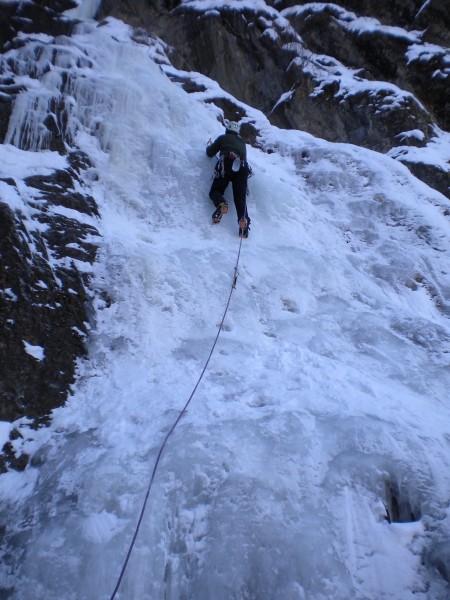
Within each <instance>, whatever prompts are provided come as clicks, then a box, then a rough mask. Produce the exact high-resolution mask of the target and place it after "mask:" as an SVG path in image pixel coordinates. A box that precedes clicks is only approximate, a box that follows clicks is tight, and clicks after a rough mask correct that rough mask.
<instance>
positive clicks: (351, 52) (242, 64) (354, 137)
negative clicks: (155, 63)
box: [102, 0, 450, 197]
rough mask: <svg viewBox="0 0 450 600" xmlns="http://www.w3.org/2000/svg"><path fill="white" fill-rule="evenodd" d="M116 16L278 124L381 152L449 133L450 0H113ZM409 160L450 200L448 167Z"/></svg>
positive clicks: (180, 64) (179, 63) (110, 8)
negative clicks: (254, 4)
mask: <svg viewBox="0 0 450 600" xmlns="http://www.w3.org/2000/svg"><path fill="white" fill-rule="evenodd" d="M350 11H351V12H350ZM109 14H111V15H113V16H116V17H118V18H120V19H123V20H124V21H126V22H128V23H130V24H131V25H133V26H135V27H141V28H144V29H147V30H148V31H151V32H152V33H153V34H156V35H157V36H159V37H160V38H162V39H163V40H164V41H165V42H166V43H167V44H169V46H170V52H169V58H170V60H171V62H172V64H173V65H174V66H175V67H176V68H177V69H179V70H184V71H187V72H188V71H195V72H200V73H202V74H204V75H207V76H208V77H211V78H212V79H214V80H215V81H217V82H218V83H219V84H220V86H221V87H222V88H223V89H224V90H225V91H227V92H229V93H230V94H231V95H233V96H234V97H235V98H237V99H238V100H240V101H242V102H244V103H245V104H248V105H250V106H253V107H255V108H257V109H259V110H261V111H263V112H264V113H265V114H266V115H267V116H268V117H269V119H270V120H271V121H272V123H274V124H275V125H278V126H279V127H284V128H295V129H302V130H304V131H307V132H309V133H312V134H313V135H316V136H319V137H322V138H324V139H327V140H329V141H336V142H349V143H353V144H357V145H361V146H364V147H367V148H371V149H373V150H377V151H380V152H388V151H390V150H392V149H393V148H396V147H401V146H408V145H409V146H411V145H414V146H418V147H425V146H426V145H427V144H428V143H429V141H430V140H431V139H432V138H433V136H434V135H435V131H436V129H435V127H436V125H437V126H438V127H440V128H441V129H443V130H445V131H448V130H449V128H450V105H449V102H450V100H449V98H450V94H449V85H448V81H449V78H450V74H449V64H450V54H449V51H448V48H447V47H446V46H448V45H449V44H448V42H449V19H450V17H449V15H450V0H442V1H441V0H430V2H427V3H424V2H423V1H422V0H394V1H390V0H341V1H339V2H338V3H333V4H331V3H330V4H327V3H308V2H305V1H298V0H272V1H271V2H266V8H264V6H262V8H261V7H260V8H258V9H251V8H249V7H247V8H245V9H243V10H240V11H236V10H233V8H232V7H229V6H228V7H227V6H226V5H224V6H221V7H220V8H218V9H216V10H213V11H202V10H201V5H200V4H198V3H197V5H196V6H195V10H194V9H193V7H192V6H191V5H189V4H181V3H179V2H176V1H172V2H171V1H163V0H159V1H158V0H154V1H153V2H150V3H144V2H139V1H138V2H137V3H134V4H132V5H131V4H129V3H125V2H124V3H121V2H113V1H112V0H105V2H104V3H103V5H102V16H106V15H109ZM359 17H366V18H368V17H371V18H372V19H371V21H370V27H365V26H362V25H361V26H360V24H361V22H360V21H358V18H359ZM375 19H377V21H375ZM431 43H432V44H440V45H442V48H440V49H439V48H438V49H437V48H436V47H435V46H433V47H431V46H430V45H429V44H431ZM185 89H188V88H187V87H186V86H185ZM399 155H400V153H399ZM400 160H402V159H401V158H400ZM404 162H405V164H406V165H407V166H408V167H409V168H410V169H411V170H412V172H413V173H414V174H416V175H417V176H419V177H421V178H422V175H423V179H424V181H426V182H427V183H428V184H429V185H431V186H432V187H435V188H436V189H438V190H439V191H441V192H443V193H444V194H446V195H447V196H449V197H450V193H449V190H448V186H446V183H445V181H446V180H448V173H446V172H445V171H443V170H441V169H439V168H428V167H427V166H426V161H425V162H424V163H421V162H420V161H419V162H417V161H416V162H413V161H412V160H411V159H409V160H405V161H404Z"/></svg>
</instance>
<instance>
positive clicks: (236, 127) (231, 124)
mask: <svg viewBox="0 0 450 600" xmlns="http://www.w3.org/2000/svg"><path fill="white" fill-rule="evenodd" d="M225 127H226V129H227V131H232V132H233V133H239V132H240V131H241V124H240V123H238V122H237V121H225Z"/></svg>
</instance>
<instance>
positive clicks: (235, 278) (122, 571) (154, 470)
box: [110, 237, 243, 600]
mask: <svg viewBox="0 0 450 600" xmlns="http://www.w3.org/2000/svg"><path fill="white" fill-rule="evenodd" d="M242 239H243V238H242V237H241V238H240V241H239V250H238V254H237V259H236V264H235V267H234V277H233V283H232V285H231V288H230V293H229V295H228V300H227V303H226V305H225V310H224V312H223V316H222V320H221V322H220V324H219V328H218V331H217V335H216V337H215V339H214V342H213V344H212V346H211V350H210V352H209V356H208V358H207V360H206V362H205V365H204V367H203V370H202V372H201V373H200V376H199V378H198V380H197V383H196V384H195V386H194V389H193V390H192V393H191V395H190V396H189V398H188V400H187V402H186V403H185V405H184V406H183V408H182V409H181V411H180V413H179V414H178V417H177V418H176V419H175V421H174V422H173V424H172V426H171V428H170V429H169V431H168V433H167V434H166V436H165V438H164V440H163V443H162V444H161V446H160V448H159V451H158V454H157V457H156V461H155V464H154V467H153V471H152V475H151V478H150V483H149V484H148V487H147V492H146V494H145V498H144V502H143V504H142V508H141V512H140V514H139V518H138V521H137V525H136V528H135V531H134V534H133V538H132V540H131V543H130V546H129V548H128V552H127V554H126V557H125V561H124V563H123V565H122V569H121V571H120V575H119V578H118V580H117V583H116V587H115V588H114V591H113V593H112V595H111V597H110V600H114V598H115V597H116V594H117V592H118V591H119V587H120V584H121V583H122V579H123V576H124V575H125V571H126V568H127V566H128V561H129V560H130V556H131V552H132V551H133V547H134V544H135V542H136V539H137V536H138V533H139V529H140V527H141V524H142V520H143V518H144V513H145V509H146V507H147V502H148V498H149V496H150V490H151V488H152V485H153V481H154V479H155V475H156V471H157V469H158V466H159V462H160V460H161V456H162V453H163V451H164V448H165V446H166V444H167V441H168V440H169V438H170V436H171V435H172V433H173V432H174V431H175V428H176V427H177V425H178V423H179V422H180V421H181V418H182V417H183V415H184V414H185V413H186V411H187V408H188V406H189V404H190V403H191V400H192V398H193V397H194V395H195V392H196V391H197V388H198V386H199V385H200V382H201V380H202V379H203V376H204V374H205V372H206V369H207V368H208V365H209V362H210V360H211V357H212V355H213V352H214V350H215V348H216V345H217V342H218V340H219V336H220V334H221V332H222V329H223V324H224V322H225V317H226V316H227V312H228V308H229V307H230V303H231V297H232V295H233V291H234V290H235V289H236V284H237V279H238V275H239V272H238V267H239V260H240V257H241V249H242Z"/></svg>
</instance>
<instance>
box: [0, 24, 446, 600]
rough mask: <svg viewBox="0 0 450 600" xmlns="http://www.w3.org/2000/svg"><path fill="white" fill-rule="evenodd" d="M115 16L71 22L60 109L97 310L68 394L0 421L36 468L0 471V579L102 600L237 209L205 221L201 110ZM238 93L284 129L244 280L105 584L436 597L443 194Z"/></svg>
mask: <svg viewBox="0 0 450 600" xmlns="http://www.w3.org/2000/svg"><path fill="white" fill-rule="evenodd" d="M127 36H128V28H126V27H125V26H123V25H122V24H120V23H119V22H117V21H114V20H113V19H109V20H108V23H107V24H106V25H104V26H102V27H98V28H97V27H96V26H95V23H91V24H89V23H86V24H84V25H82V26H81V28H80V29H79V33H78V34H77V35H75V36H74V37H73V39H72V41H71V42H70V41H69V40H66V42H65V43H66V44H69V43H72V44H73V45H74V46H76V45H78V46H79V47H83V49H84V51H85V52H86V56H87V57H88V58H89V59H90V61H92V64H93V66H92V67H87V66H86V67H85V70H84V71H83V67H79V72H78V74H77V73H74V81H73V83H72V85H73V113H72V118H73V120H74V123H78V129H76V128H75V129H74V135H76V139H77V143H78V145H79V146H80V147H81V149H82V150H84V151H85V152H87V153H88V154H89V155H90V156H91V157H92V159H93V161H94V163H95V165H96V167H97V170H98V175H99V178H98V180H97V181H96V182H93V183H92V194H93V196H94V197H95V199H96V201H97V202H98V204H99V207H100V213H101V215H102V218H101V220H100V222H99V224H98V229H99V231H100V233H101V236H102V237H101V249H100V256H99V260H98V262H97V263H96V265H94V277H93V286H94V290H95V292H96V298H97V300H96V301H95V309H96V315H95V321H96V328H95V331H93V333H92V336H91V341H90V348H89V353H90V356H89V360H86V361H85V362H83V363H81V364H80V367H79V378H78V381H77V384H76V385H75V387H74V390H73V395H72V396H71V397H70V399H69V402H68V404H67V405H66V406H64V407H62V408H60V409H57V410H55V411H54V414H53V421H52V425H51V426H50V427H48V428H46V429H41V430H38V431H33V432H32V433H30V432H29V431H28V430H27V434H26V436H25V438H24V439H23V440H18V441H17V442H16V443H17V444H19V443H20V444H22V450H23V451H24V452H28V453H29V454H30V455H31V462H30V465H29V467H28V468H27V469H26V470H25V471H24V472H23V473H15V472H9V473H6V474H4V475H2V477H1V478H0V499H1V503H2V512H3V515H4V518H5V519H8V522H10V523H13V525H12V533H11V532H10V533H9V534H8V535H9V537H8V540H7V543H8V561H4V564H3V566H2V567H1V571H0V572H1V580H0V581H1V586H2V588H3V590H14V591H11V596H7V595H5V596H3V597H5V598H6V597H11V598H14V600H107V599H108V598H110V596H111V593H112V591H113V589H114V585H115V584H116V581H117V577H118V575H119V572H120V569H121V567H122V564H123V561H124V559H125V555H126V553H127V550H128V547H129V544H130V542H131V538H132V535H133V533H134V530H135V526H136V521H137V517H138V514H139V511H140V509H141V506H142V502H143V500H144V496H145V493H146V489H147V485H148V482H149V479H150V476H151V472H152V468H153V464H154V461H155V458H156V455H157V453H158V450H159V447H160V445H161V443H162V441H163V439H164V436H165V435H166V433H167V431H168V430H169V428H170V427H171V425H172V423H173V421H174V420H175V419H176V417H177V415H178V414H179V411H180V410H181V408H182V406H183V405H184V403H185V401H186V399H187V398H188V397H189V394H190V393H191V391H192V388H193V386H194V385H195V382H196V381H197V379H198V376H199V374H200V372H201V370H202V368H203V365H204V363H205V360H206V358H207V356H208V353H209V350H210V347H211V344H212V342H213V340H214V337H215V335H216V333H217V325H218V323H219V321H220V319H221V316H222V314H223V309H224V306H225V302H226V299H227V297H228V293H229V290H230V286H231V285H232V283H233V267H234V264H235V261H236V256H237V252H238V247H239V237H238V235H237V223H236V219H235V214H234V208H230V211H229V213H228V214H227V215H226V216H224V218H223V219H222V223H221V224H220V225H219V226H212V225H210V221H211V213H212V210H213V206H212V204H211V202H210V200H209V199H208V191H209V186H210V182H211V174H212V168H213V161H211V160H210V159H208V158H207V157H206V156H205V146H206V142H207V140H208V139H209V138H210V137H212V138H214V137H215V136H217V135H218V134H220V133H222V128H221V126H220V125H219V123H218V121H217V119H216V111H217V109H215V108H214V107H213V106H211V105H207V104H205V103H203V102H202V100H201V97H199V96H196V95H195V94H194V95H188V94H187V93H185V92H184V91H183V90H182V89H181V87H179V86H178V85H176V84H175V83H172V82H171V81H170V80H169V79H168V78H167V77H166V75H164V74H163V72H162V71H161V69H160V67H159V66H157V65H156V64H155V63H154V62H153V61H152V60H151V58H149V48H148V47H144V46H140V45H139V44H137V43H135V42H132V41H131V40H128V41H126V40H127V39H128V38H127ZM117 40H121V42H120V43H119V42H118V41H117ZM86 62H87V61H86ZM36 93H39V90H37V91H36ZM42 93H44V92H42ZM87 99H89V102H87V101H86V100H87ZM252 114H253V115H254V120H255V123H256V126H257V128H258V129H259V130H260V131H261V146H262V147H265V148H271V149H272V150H275V151H274V152H271V153H266V152H264V151H263V150H257V149H255V148H251V147H248V151H249V162H250V164H251V166H252V168H253V172H254V176H253V177H252V178H251V179H250V180H249V187H250V195H249V198H248V202H249V212H250V215H251V217H252V228H251V233H250V237H249V239H248V240H243V243H242V252H241V257H240V266H239V278H238V282H237V287H236V289H235V291H234V295H233V298H232V303H231V307H230V309H229V311H228V314H227V317H226V319H225V326H224V329H223V331H222V333H221V336H220V339H219V343H218V345H217V349H216V351H215V353H214V355H213V358H212V360H211V362H210V365H209V368H208V370H207V372H206V374H205V377H204V379H203V381H202V383H201V385H200V386H199V388H198V391H197V393H196V396H195V397H194V399H193V401H192V403H191V405H190V406H189V410H188V412H187V414H186V415H185V416H184V417H183V419H182V420H181V422H180V425H179V426H178V427H177V429H176V430H175V433H174V434H173V436H172V437H171V438H170V441H169V443H168V445H167V447H166V450H165V452H164V454H163V456H162V460H161V464H160V467H159V470H158V471H157V474H156V478H155V482H154V486H153V488H152V491H151V495H150V499H149V504H148V507H147V510H146V512H145V516H144V520H143V523H142V527H141V530H140V532H139V536H138V538H137V541H136V545H135V547H134V549H133V553H132V555H131V558H130V562H129V565H128V568H127V571H126V573H125V576H124V578H123V581H122V584H121V587H120V590H119V593H118V595H117V598H118V599H120V600H150V599H151V600H155V599H161V600H163V599H164V600H168V599H170V600H213V599H214V600H231V599H246V600H250V599H251V600H275V599H280V600H281V599H282V600H294V599H301V600H331V599H332V600H350V599H352V600H412V599H414V600H444V599H445V598H448V585H447V582H446V581H445V579H444V578H443V577H442V576H441V575H440V574H439V573H438V569H437V566H439V565H441V567H440V568H441V571H442V569H443V568H444V567H445V564H447V565H448V563H449V562H450V559H449V552H448V548H447V550H446V549H445V548H446V546H445V543H447V544H448V540H449V534H450V510H449V498H450V431H449V424H450V404H449V402H448V390H449V389H450V369H449V363H450V358H449V357H450V354H449V342H450V321H449V317H450V275H449V248H450V230H449V223H448V209H445V206H446V199H445V198H444V197H443V196H441V195H440V194H439V193H438V192H435V191H433V190H431V189H430V188H429V187H427V186H426V185H425V184H423V183H421V182H419V181H418V180H417V179H415V178H414V177H413V176H412V175H411V174H410V173H409V171H408V170H407V169H406V167H404V166H402V165H401V164H400V163H398V162H396V161H395V160H393V159H392V158H389V157H387V156H382V155H380V154H377V153H375V152H371V151H369V150H364V149H361V148H358V147H355V146H350V145H346V144H332V143H327V142H324V141H322V140H320V139H316V138H313V137H312V136H310V135H307V134H303V133H301V132H298V131H284V130H280V129H277V128H275V127H272V126H270V124H269V123H268V121H267V120H266V119H265V117H264V116H263V115H262V114H261V113H258V112H257V111H253V113H252ZM17 118H18V116H17ZM230 200H231V198H230ZM231 206H232V202H230V207H231ZM105 298H109V301H105ZM36 358H39V357H38V356H36ZM20 426H21V425H20V424H18V427H19V428H20ZM445 552H447V554H445ZM446 556H447V558H446ZM439 561H441V562H439ZM445 561H447V563H445ZM442 565H444V567H443V566H442ZM4 593H5V594H6V593H7V592H6V591H5V592H4ZM0 595H1V592H0Z"/></svg>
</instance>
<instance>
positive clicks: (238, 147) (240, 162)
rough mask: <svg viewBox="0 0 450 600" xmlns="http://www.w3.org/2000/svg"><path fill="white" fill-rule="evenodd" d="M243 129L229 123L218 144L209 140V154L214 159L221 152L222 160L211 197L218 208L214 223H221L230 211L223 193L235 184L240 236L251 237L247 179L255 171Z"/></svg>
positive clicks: (220, 160) (213, 217)
mask: <svg viewBox="0 0 450 600" xmlns="http://www.w3.org/2000/svg"><path fill="white" fill-rule="evenodd" d="M240 130H241V126H240V124H239V123H237V122H235V121H225V133H224V134H222V135H219V137H218V138H217V139H216V140H215V141H214V142H211V140H209V142H208V146H207V147H206V154H207V155H208V156H209V157H213V156H214V155H216V154H217V153H218V152H219V160H218V161H217V164H216V166H215V169H214V180H213V183H212V185H211V190H210V192H209V197H210V198H211V200H212V201H213V203H214V206H215V207H216V210H215V211H214V212H213V215H212V220H213V223H220V219H221V218H222V215H224V214H225V213H227V212H228V203H227V201H226V200H225V198H224V195H223V194H224V192H225V190H226V188H227V187H228V184H229V183H230V181H231V184H232V186H233V199H234V205H235V206H236V213H237V219H238V223H239V235H240V236H241V237H243V238H247V237H248V232H249V229H250V227H249V226H250V217H249V216H248V212H247V178H248V176H249V174H250V173H251V170H250V167H249V166H248V164H247V150H246V147H245V142H244V140H243V139H242V137H241V136H240V135H239V133H240Z"/></svg>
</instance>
